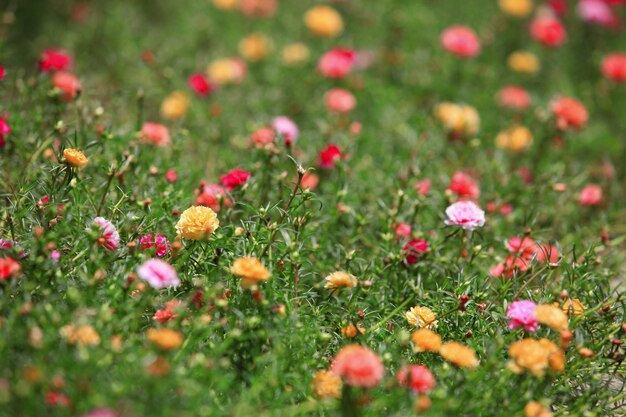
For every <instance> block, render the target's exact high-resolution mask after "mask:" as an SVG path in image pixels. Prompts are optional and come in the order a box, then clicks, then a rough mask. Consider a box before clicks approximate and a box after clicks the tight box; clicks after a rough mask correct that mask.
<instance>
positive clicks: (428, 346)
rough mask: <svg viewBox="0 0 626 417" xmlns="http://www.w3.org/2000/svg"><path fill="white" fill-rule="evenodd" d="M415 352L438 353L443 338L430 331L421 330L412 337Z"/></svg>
mask: <svg viewBox="0 0 626 417" xmlns="http://www.w3.org/2000/svg"><path fill="white" fill-rule="evenodd" d="M411 340H412V341H413V350H414V351H415V352H438V351H439V349H440V348H441V336H439V335H438V334H437V333H435V332H433V331H432V330H430V329H419V330H417V331H415V332H413V334H412V335H411Z"/></svg>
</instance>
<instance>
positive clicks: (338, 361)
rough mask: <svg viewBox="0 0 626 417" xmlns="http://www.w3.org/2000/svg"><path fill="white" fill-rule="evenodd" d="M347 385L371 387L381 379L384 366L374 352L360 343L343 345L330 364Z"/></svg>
mask: <svg viewBox="0 0 626 417" xmlns="http://www.w3.org/2000/svg"><path fill="white" fill-rule="evenodd" d="M330 369H331V371H332V372H334V373H335V374H337V375H338V376H340V377H341V378H342V379H343V380H344V381H345V382H346V383H347V384H348V385H352V386H354V387H361V388H373V387H375V386H376V385H378V383H379V382H380V381H381V380H382V379H383V375H384V373H385V368H384V367H383V363H382V361H381V360H380V358H379V357H378V355H377V354H376V353H374V352H373V351H371V350H370V349H369V348H367V347H365V346H360V345H348V346H345V347H343V348H342V349H341V350H340V351H339V352H337V355H335V358H334V359H333V361H332V364H331V365H330Z"/></svg>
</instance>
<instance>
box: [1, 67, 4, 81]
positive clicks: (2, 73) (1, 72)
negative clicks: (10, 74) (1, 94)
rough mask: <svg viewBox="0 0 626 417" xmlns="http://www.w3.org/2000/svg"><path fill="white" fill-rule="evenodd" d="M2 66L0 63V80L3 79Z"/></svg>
mask: <svg viewBox="0 0 626 417" xmlns="http://www.w3.org/2000/svg"><path fill="white" fill-rule="evenodd" d="M4 74H5V71H4V67H3V66H2V65H0V81H2V80H4Z"/></svg>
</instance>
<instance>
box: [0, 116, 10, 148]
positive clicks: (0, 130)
mask: <svg viewBox="0 0 626 417" xmlns="http://www.w3.org/2000/svg"><path fill="white" fill-rule="evenodd" d="M9 133H11V128H10V127H9V124H8V123H7V122H6V120H4V119H3V118H2V117H0V148H3V147H4V144H5V142H4V137H5V136H6V135H8V134H9Z"/></svg>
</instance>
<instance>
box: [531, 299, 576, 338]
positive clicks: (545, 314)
mask: <svg viewBox="0 0 626 417" xmlns="http://www.w3.org/2000/svg"><path fill="white" fill-rule="evenodd" d="M535 316H537V321H539V323H541V324H545V325H547V326H549V327H551V328H552V329H554V330H556V331H558V332H560V331H562V330H567V327H568V323H567V315H566V314H565V313H564V312H563V310H561V309H560V308H558V307H556V306H554V305H552V304H540V305H538V306H537V308H536V309H535Z"/></svg>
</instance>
